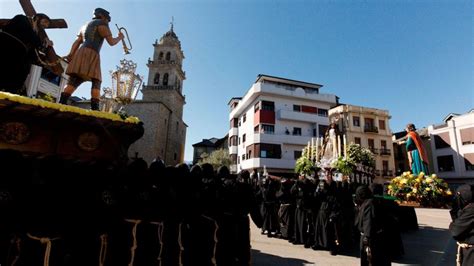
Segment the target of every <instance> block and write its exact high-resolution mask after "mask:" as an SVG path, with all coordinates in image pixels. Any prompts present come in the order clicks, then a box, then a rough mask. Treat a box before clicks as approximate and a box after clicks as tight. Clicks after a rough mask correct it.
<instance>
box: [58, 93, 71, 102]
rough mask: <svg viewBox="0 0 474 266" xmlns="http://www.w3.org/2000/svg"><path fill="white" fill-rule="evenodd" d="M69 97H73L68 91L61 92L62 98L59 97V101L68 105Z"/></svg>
mask: <svg viewBox="0 0 474 266" xmlns="http://www.w3.org/2000/svg"><path fill="white" fill-rule="evenodd" d="M69 97H71V94H69V93H66V92H62V93H61V98H59V103H60V104H66V105H67V101H68V100H69Z"/></svg>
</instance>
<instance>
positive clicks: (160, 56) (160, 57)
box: [158, 52, 163, 60]
mask: <svg viewBox="0 0 474 266" xmlns="http://www.w3.org/2000/svg"><path fill="white" fill-rule="evenodd" d="M158 59H159V60H163V52H160V55H159V56H158Z"/></svg>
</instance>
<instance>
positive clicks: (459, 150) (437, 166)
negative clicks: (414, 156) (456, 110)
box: [428, 109, 474, 184]
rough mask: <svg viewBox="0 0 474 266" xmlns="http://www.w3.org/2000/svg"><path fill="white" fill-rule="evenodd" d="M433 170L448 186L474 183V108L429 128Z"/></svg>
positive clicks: (448, 117)
mask: <svg viewBox="0 0 474 266" xmlns="http://www.w3.org/2000/svg"><path fill="white" fill-rule="evenodd" d="M428 132H429V134H430V137H431V150H432V155H433V168H434V171H435V173H436V174H437V175H438V176H439V177H442V178H444V179H445V180H446V181H447V182H448V183H454V184H456V183H459V184H460V183H465V182H468V183H473V182H474V109H473V110H471V111H470V112H468V113H466V114H462V115H458V114H450V115H448V116H447V117H446V118H445V119H444V123H443V124H440V125H431V126H429V127H428Z"/></svg>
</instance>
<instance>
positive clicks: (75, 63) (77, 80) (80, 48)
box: [59, 8, 124, 110]
mask: <svg viewBox="0 0 474 266" xmlns="http://www.w3.org/2000/svg"><path fill="white" fill-rule="evenodd" d="M110 20H111V18H110V14H109V12H108V11H107V10H105V9H103V8H96V9H95V10H94V17H93V18H92V21H90V22H88V23H87V24H86V25H84V26H83V27H82V28H81V30H80V31H79V33H78V34H77V38H76V40H75V41H74V43H73V44H72V47H71V51H70V52H69V54H68V55H67V56H66V57H65V59H66V61H68V62H69V65H68V67H67V69H66V74H68V75H69V81H68V83H67V85H66V87H64V92H63V93H61V99H60V100H59V102H60V103H62V104H67V101H68V99H69V97H70V96H71V95H72V94H73V93H74V91H75V90H76V89H77V87H79V85H81V84H82V83H83V82H84V81H91V82H92V87H91V109H92V110H99V102H100V100H99V97H100V85H101V82H102V75H101V70H100V55H99V52H100V48H101V47H102V43H103V42H104V39H105V40H107V43H108V44H109V45H110V46H114V45H116V44H117V43H119V42H120V41H121V40H122V39H123V37H124V36H123V34H122V33H121V32H119V34H118V36H117V37H115V38H114V37H112V33H111V32H110V29H109V22H110Z"/></svg>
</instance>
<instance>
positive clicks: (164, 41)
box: [142, 22, 186, 118]
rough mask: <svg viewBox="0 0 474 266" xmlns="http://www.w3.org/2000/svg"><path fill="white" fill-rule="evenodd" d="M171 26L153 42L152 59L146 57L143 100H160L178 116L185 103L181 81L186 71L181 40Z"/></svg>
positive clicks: (181, 113) (181, 114)
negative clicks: (146, 76) (146, 81)
mask: <svg viewBox="0 0 474 266" xmlns="http://www.w3.org/2000/svg"><path fill="white" fill-rule="evenodd" d="M173 26H174V25H173V22H171V28H170V30H169V31H168V32H166V33H165V34H164V35H163V36H162V37H161V38H160V41H159V42H158V41H155V43H154V44H153V47H154V53H153V59H150V58H149V59H148V64H147V67H148V83H147V85H145V86H143V90H142V93H143V101H160V102H162V103H163V104H165V105H167V106H168V107H170V108H171V109H173V110H172V111H173V113H175V115H177V116H178V117H180V118H182V116H183V106H184V104H185V103H186V102H185V97H184V95H183V81H184V80H185V79H186V73H185V72H184V71H183V59H184V53H183V51H182V50H181V42H180V41H179V39H178V36H176V33H175V32H174V30H173Z"/></svg>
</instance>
